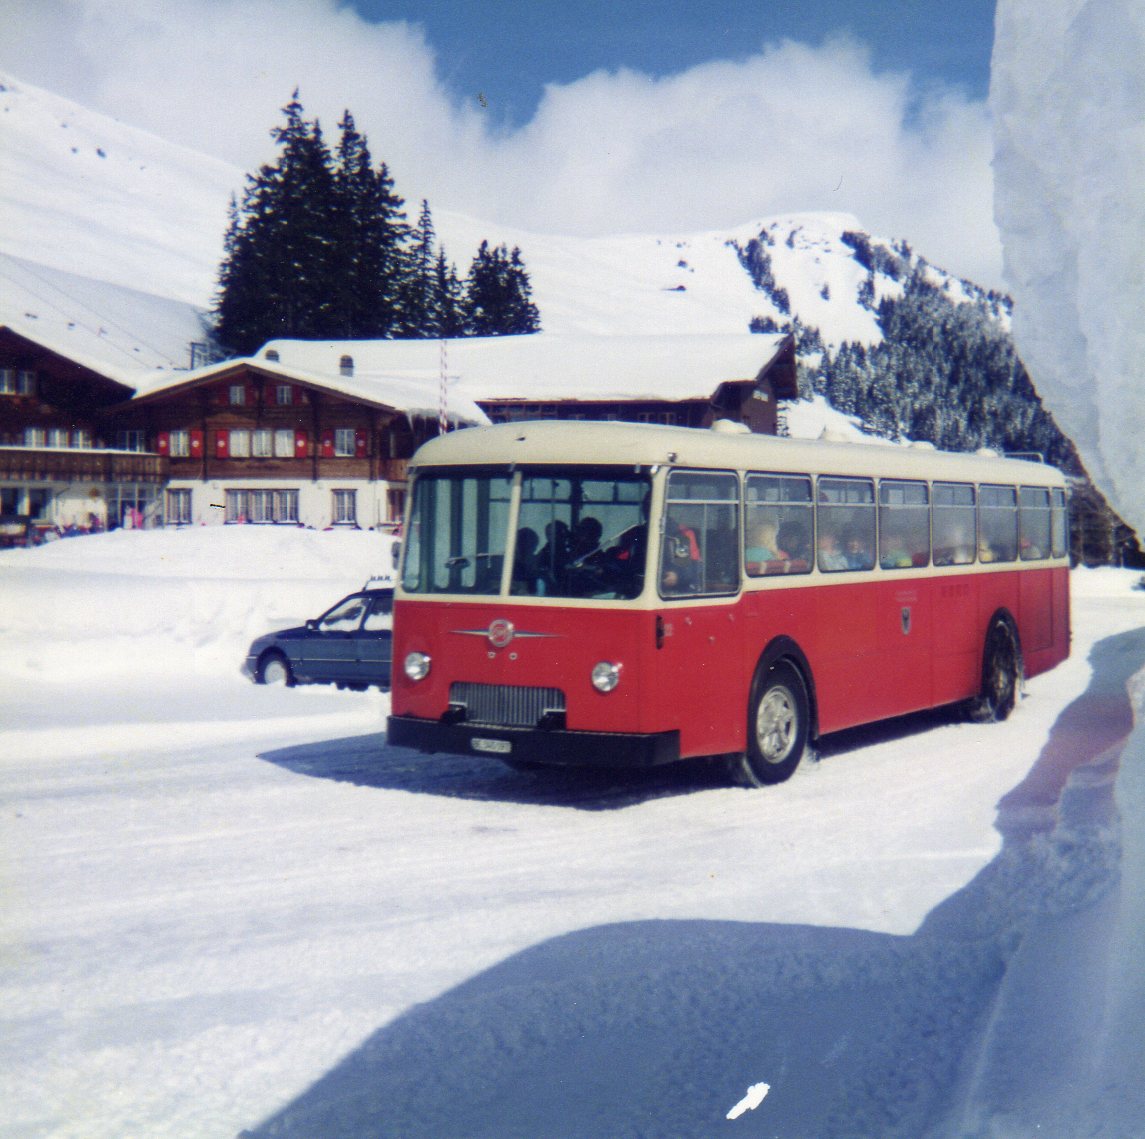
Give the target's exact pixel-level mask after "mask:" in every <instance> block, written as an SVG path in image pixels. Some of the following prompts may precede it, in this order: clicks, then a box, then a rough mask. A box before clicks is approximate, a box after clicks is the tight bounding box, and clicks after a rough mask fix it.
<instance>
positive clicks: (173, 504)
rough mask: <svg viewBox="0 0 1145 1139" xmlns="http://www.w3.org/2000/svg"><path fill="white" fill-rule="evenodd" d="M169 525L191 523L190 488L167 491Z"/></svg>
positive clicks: (187, 524)
mask: <svg viewBox="0 0 1145 1139" xmlns="http://www.w3.org/2000/svg"><path fill="white" fill-rule="evenodd" d="M167 525H168V526H190V525H191V492H190V490H169V491H168V492H167Z"/></svg>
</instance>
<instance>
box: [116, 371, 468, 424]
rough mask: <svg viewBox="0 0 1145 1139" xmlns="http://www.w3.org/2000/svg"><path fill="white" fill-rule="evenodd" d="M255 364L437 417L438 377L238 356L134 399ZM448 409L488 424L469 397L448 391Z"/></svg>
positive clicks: (457, 418) (464, 419)
mask: <svg viewBox="0 0 1145 1139" xmlns="http://www.w3.org/2000/svg"><path fill="white" fill-rule="evenodd" d="M247 368H254V369H256V370H257V371H259V372H263V373H265V374H267V375H270V376H277V377H280V378H281V379H284V380H290V381H291V382H292V383H296V384H304V385H309V386H311V387H315V388H320V389H322V390H325V391H330V392H337V393H338V394H339V395H345V396H349V397H350V398H351V399H356V400H361V401H363V402H365V403H372V404H376V405H377V406H379V407H387V408H391V409H393V410H394V411H399V412H401V413H402V414H404V415H410V416H413V415H421V416H427V417H429V418H436V417H437V415H438V412H439V406H438V405H439V400H440V397H439V381H438V380H437V379H436V378H434V381H433V382H432V383H429V382H419V381H418V380H417V379H413V378H410V377H408V376H341V375H338V373H337V371H335V373H334V374H333V375H330V374H328V373H321V372H312V371H307V370H305V369H302V368H296V367H288V366H286V365H284V364H281V363H276V362H274V361H271V360H264V359H255V358H253V357H241V358H238V359H234V360H224V361H222V362H221V363H218V364H210V365H208V366H207V367H205V368H197V369H195V371H193V372H183V373H181V374H180V375H178V376H174V377H170V378H165V379H164V380H163V381H161V382H159V383H156V384H153V385H151V386H149V387H148V388H147V389H146V390H144V391H141V392H140V393H139V394H138V395H137V396H136V397H135V399H136V401H140V400H152V399H155V398H157V397H159V396H160V395H166V394H169V393H170V392H172V391H174V390H175V389H177V388H182V387H198V386H200V385H202V384H205V383H209V382H210V381H212V380H215V379H218V378H219V377H222V376H226V375H229V374H232V373H234V372H237V371H242V370H244V369H247ZM447 412H448V415H449V419H450V421H451V422H455V423H476V424H487V423H488V422H489V417H488V416H487V415H486V414H485V412H483V411H482V410H481V408H479V407H478V406H477V404H475V403H474V402H473V401H472V400H471V399H468V398H466V397H465V396H463V395H459V394H457V393H455V392H450V394H449V398H448V407H447Z"/></svg>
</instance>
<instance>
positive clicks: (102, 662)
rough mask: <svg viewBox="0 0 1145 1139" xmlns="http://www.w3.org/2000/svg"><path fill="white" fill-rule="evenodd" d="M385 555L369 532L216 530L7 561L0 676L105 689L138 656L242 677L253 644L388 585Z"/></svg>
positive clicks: (102, 542) (60, 549)
mask: <svg viewBox="0 0 1145 1139" xmlns="http://www.w3.org/2000/svg"><path fill="white" fill-rule="evenodd" d="M392 548H393V539H392V538H391V537H390V536H388V535H385V534H382V533H378V532H374V531H364V530H363V531H312V530H301V529H296V528H281V527H259V526H243V527H232V526H218V527H200V528H197V529H188V530H135V531H133V530H115V531H112V532H111V533H108V534H97V535H90V536H85V537H78V538H67V539H61V540H60V541H57V542H52V543H49V544H48V545H45V546H40V547H38V548H35V549H31V550H7V551H3V552H0V575H2V578H0V580H3V583H4V584H3V590H2V591H0V636H3V639H4V643H5V651H4V653H3V654H0V675H3V674H7V675H19V676H24V677H39V678H42V679H43V680H45V681H46V682H49V683H53V684H60V683H69V682H74V681H75V680H77V679H82V678H84V677H85V676H99V677H102V678H103V679H105V680H108V679H111V678H112V676H114V675H115V674H128V675H130V674H131V673H133V672H134V671H135V670H136V669H137V668H138V664H139V659H140V655H142V656H144V657H145V658H146V659H147V660H149V661H151V662H152V667H154V668H155V669H157V670H160V671H177V670H191V671H197V672H200V673H211V672H213V671H215V670H217V669H220V668H227V669H237V668H238V666H239V665H240V664H241V662H242V658H243V656H244V655H245V652H246V648H247V646H248V645H249V644H250V642H251V641H252V640H253V639H254V637H256V636H258V635H260V634H261V633H265V632H267V631H269V630H271V629H276V628H286V627H288V626H290V625H298V624H301V623H302V622H304V621H305V620H306V619H307V618H309V617H316V616H318V615H319V614H320V613H322V612H323V611H325V610H326V609H328V608H329V607H330V606H331V605H333V604H334V602H336V601H337V600H338V599H339V598H341V597H342V596H343V595H344V594H346V593H349V592H352V591H353V590H355V589H361V588H362V586H363V585H365V583H366V580H367V578H369V577H371V576H373V575H375V574H386V573H390V574H392V572H393V564H392ZM6 571H7V572H6ZM45 595H48V596H51V598H52V602H51V612H45V604H44V597H45Z"/></svg>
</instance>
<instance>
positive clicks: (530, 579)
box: [512, 526, 545, 593]
mask: <svg viewBox="0 0 1145 1139" xmlns="http://www.w3.org/2000/svg"><path fill="white" fill-rule="evenodd" d="M540 544H541V539H540V538H539V537H538V536H537V532H536V530H530V529H529V527H528V526H522V527H521V529H520V530H518V531H517V552H516V555H515V556H514V558H513V582H512V590H513V592H514V593H544V592H545V585H544V579H543V578H542V576H541V566H540V562H539V561H538V558H537V547H538V546H540Z"/></svg>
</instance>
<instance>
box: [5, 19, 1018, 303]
mask: <svg viewBox="0 0 1145 1139" xmlns="http://www.w3.org/2000/svg"><path fill="white" fill-rule="evenodd" d="M0 19H2V20H3V22H4V23H3V26H2V27H0V32H2V33H3V35H2V36H0V41H2V45H0V63H2V64H3V66H5V67H7V68H8V69H10V70H11V71H12V72H13V73H14V74H16V75H18V76H19V77H21V78H24V79H26V80H28V81H29V82H32V83H37V84H39V85H41V86H44V87H48V88H50V89H52V90H55V91H57V92H59V93H60V94H63V95H67V96H69V97H71V98H73V99H76V100H78V101H80V102H83V103H85V104H87V105H89V106H91V107H93V108H95V109H97V110H100V111H103V112H105V113H110V114H113V115H115V116H116V117H118V118H121V119H123V120H125V121H128V122H131V123H133V124H136V125H139V126H142V127H146V128H147V129H150V130H152V131H154V132H155V133H156V134H159V135H162V136H164V137H166V138H169V139H171V140H172V141H176V142H181V143H184V144H186V145H190V146H193V147H196V148H197V149H199V150H202V151H205V152H208V153H211V154H215V155H217V156H219V157H222V158H226V159H228V160H230V161H232V162H235V163H237V164H238V165H240V166H241V167H243V168H244V169H253V168H254V167H255V166H256V165H257V164H258V163H259V162H260V161H265V160H266V159H267V158H269V157H270V156H271V155H272V154H273V145H272V143H271V142H270V139H269V137H268V131H269V129H270V127H271V126H272V125H274V124H275V123H276V122H277V121H278V119H279V108H280V107H281V106H282V105H283V103H285V102H286V100H287V99H288V97H289V95H290V93H291V91H292V90H293V88H294V87H295V86H298V87H299V88H300V89H301V97H302V102H303V104H304V106H305V108H306V111H307V114H308V115H311V116H315V115H316V116H318V117H319V118H320V119H321V121H322V123H323V126H324V128H325V129H326V131H327V134H328V136H333V135H334V134H335V133H336V132H335V124H336V123H337V121H338V119H339V117H340V115H341V112H342V110H343V109H344V108H345V107H349V108H350V109H351V110H352V111H353V113H354V116H355V119H356V120H357V123H358V126H359V128H360V129H362V130H363V131H364V132H365V133H366V134H367V136H368V137H369V140H370V145H371V149H372V151H373V153H374V155H375V158H384V159H385V161H386V162H387V163H388V164H389V166H390V169H391V172H392V173H393V175H394V177H395V179H396V182H397V188H398V190H399V192H400V193H403V194H404V195H405V196H406V197H407V199H410V200H411V201H417V200H418V199H420V198H422V197H426V198H428V199H429V201H430V203H431V205H433V206H434V207H435V208H438V209H452V210H457V211H461V212H465V213H470V214H474V215H476V216H479V217H484V218H486V219H488V220H489V221H491V222H498V223H501V224H505V225H513V226H517V227H519V228H524V229H532V230H537V231H541V232H554V233H555V232H566V233H577V234H605V233H616V232H621V231H637V232H660V231H663V232H688V231H694V230H704V229H715V228H721V227H725V226H733V225H738V224H740V223H742V222H744V221H748V220H751V219H752V218H754V217H757V216H763V215H766V214H770V213H776V212H783V211H790V210H808V209H828V210H844V211H849V212H851V213H854V214H856V215H857V216H858V217H859V218H860V219H861V220H862V221H863V223H864V224H865V225H866V226H867V227H868V228H870V229H871V230H873V231H874V232H876V233H878V234H880V235H883V236H887V237H901V238H906V239H907V240H909V241H910V242H911V243H912V244H913V245H914V247H915V248H916V249H917V250H919V251H920V252H921V253H923V254H924V255H925V256H927V257H929V258H930V259H931V260H933V261H935V262H937V263H938V264H940V265H943V266H944V267H946V268H949V269H951V270H953V271H955V272H958V273H961V274H964V275H966V276H969V277H972V278H973V279H975V280H978V281H980V282H981V283H983V284H987V285H992V284H996V283H998V282H999V281H1000V279H1001V258H1000V252H999V246H998V239H997V234H996V231H995V229H994V224H993V220H992V216H991V211H992V204H991V196H992V179H991V171H990V156H991V140H990V125H989V119H988V114H987V110H986V107H985V105H984V104H982V103H974V102H969V101H967V100H965V99H964V98H962V97H961V96H958V95H956V94H954V93H952V92H950V91H942V90H923V91H920V90H919V89H918V88H917V86H916V85H913V84H912V83H911V81H910V78H909V77H908V76H906V75H904V74H879V75H876V74H874V73H873V72H872V70H871V66H870V62H869V58H868V56H867V55H866V53H865V52H864V51H863V49H862V48H861V47H860V46H858V45H856V44H854V43H852V42H848V41H846V40H836V41H832V42H829V43H826V44H824V45H821V46H815V47H812V46H807V45H803V44H795V43H782V44H778V45H769V46H764V47H761V49H760V51H759V52H758V53H757V54H755V55H753V56H751V57H750V58H748V59H747V60H745V61H743V62H737V63H732V62H715V63H706V64H702V65H699V66H696V67H693V68H690V69H689V70H687V71H684V72H682V73H680V74H678V75H674V76H670V77H667V78H659V79H657V78H652V77H649V76H647V75H642V74H639V73H636V72H632V71H620V72H618V73H604V72H597V73H594V74H591V75H587V76H585V77H584V78H582V79H580V80H578V81H576V82H574V83H569V84H564V85H552V86H550V87H548V88H547V89H546V91H545V94H544V97H543V99H542V101H541V104H540V107H539V108H538V111H537V114H536V115H535V117H534V118H533V120H532V121H531V122H530V123H528V124H527V125H525V126H524V127H523V128H521V129H520V130H517V131H513V132H510V133H505V132H502V131H499V130H498V129H496V127H495V126H494V125H493V120H492V119H489V118H487V117H486V113H485V112H483V111H482V110H481V109H480V108H479V107H478V105H477V103H476V100H474V101H473V102H468V101H465V102H460V101H459V100H458V99H456V98H455V97H453V96H452V95H451V94H450V93H449V92H447V91H446V90H445V88H444V86H443V85H442V84H441V82H440V81H439V79H438V74H439V67H438V61H437V60H436V58H435V55H434V52H433V48H432V45H430V44H428V43H427V42H426V40H425V37H424V35H423V34H422V31H421V29H420V28H418V27H416V26H412V25H408V24H404V23H389V24H368V23H366V22H364V21H363V20H361V19H360V18H359V17H358V16H357V15H356V14H355V13H354V12H353V11H352V10H350V9H348V8H339V7H338V5H337V4H335V3H334V0H190V2H188V3H172V2H167V0H7V2H6V4H5V5H4V15H3V17H0ZM443 62H444V63H446V64H447V62H448V61H443Z"/></svg>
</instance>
